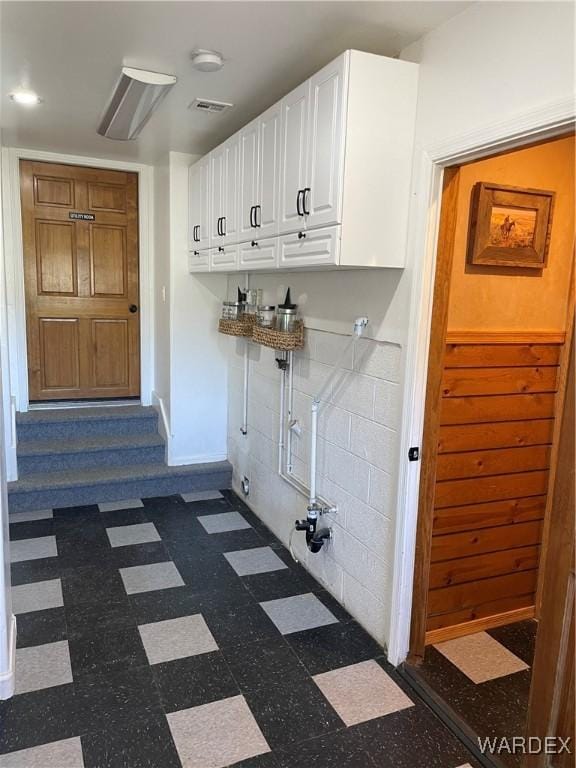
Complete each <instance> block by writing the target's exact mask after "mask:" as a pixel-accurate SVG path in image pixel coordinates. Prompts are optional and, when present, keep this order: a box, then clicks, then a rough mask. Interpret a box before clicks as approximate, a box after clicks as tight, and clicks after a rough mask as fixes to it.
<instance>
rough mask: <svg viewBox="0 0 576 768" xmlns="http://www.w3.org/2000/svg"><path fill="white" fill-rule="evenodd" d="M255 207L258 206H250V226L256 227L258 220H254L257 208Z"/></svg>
mask: <svg viewBox="0 0 576 768" xmlns="http://www.w3.org/2000/svg"><path fill="white" fill-rule="evenodd" d="M255 208H256V206H254V205H253V206H252V207H251V208H250V226H251V227H255V226H256V222H255V221H254V210H255Z"/></svg>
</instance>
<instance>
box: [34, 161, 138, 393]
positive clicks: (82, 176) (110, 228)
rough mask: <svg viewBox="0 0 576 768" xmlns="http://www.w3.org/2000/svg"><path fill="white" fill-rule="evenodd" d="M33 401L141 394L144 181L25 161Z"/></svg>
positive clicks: (119, 173)
mask: <svg viewBox="0 0 576 768" xmlns="http://www.w3.org/2000/svg"><path fill="white" fill-rule="evenodd" d="M20 191H21V203H22V235H23V256H24V282H25V296H26V339H27V356H28V387H29V399H30V403H46V402H48V403H58V402H59V403H64V402H69V401H74V402H77V401H79V402H86V401H90V402H93V401H102V400H104V401H107V402H108V401H109V400H119V399H121V400H127V399H136V400H138V399H139V397H140V321H139V305H140V300H139V293H140V288H139V243H138V175H137V174H136V173H130V172H124V171H116V170H107V169H101V168H91V167H84V166H76V165H65V164H57V163H49V162H40V161H33V160H21V161H20Z"/></svg>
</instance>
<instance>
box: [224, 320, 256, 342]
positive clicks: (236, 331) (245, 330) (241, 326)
mask: <svg viewBox="0 0 576 768" xmlns="http://www.w3.org/2000/svg"><path fill="white" fill-rule="evenodd" d="M255 321H256V317H255V315H242V316H241V318H240V319H238V320H224V319H222V318H221V319H220V320H219V321H218V330H219V332H220V333H225V334H226V335H227V336H245V337H250V336H252V329H253V328H254V323H255Z"/></svg>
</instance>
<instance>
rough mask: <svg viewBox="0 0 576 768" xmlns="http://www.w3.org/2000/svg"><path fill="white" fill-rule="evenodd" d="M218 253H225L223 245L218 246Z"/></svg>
mask: <svg viewBox="0 0 576 768" xmlns="http://www.w3.org/2000/svg"><path fill="white" fill-rule="evenodd" d="M218 252H219V253H224V248H223V247H222V246H221V245H219V246H218Z"/></svg>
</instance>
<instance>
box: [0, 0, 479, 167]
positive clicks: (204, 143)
mask: <svg viewBox="0 0 576 768" xmlns="http://www.w3.org/2000/svg"><path fill="white" fill-rule="evenodd" d="M468 5H470V3H468V2H407V1H406V0H403V1H401V2H305V1H303V2H214V1H213V2H137V1H135V2H114V1H111V2H2V4H1V7H0V11H1V26H0V29H1V46H0V47H1V50H2V60H1V72H2V84H1V87H2V93H1V102H0V104H1V115H2V143H3V144H5V145H9V146H20V147H27V148H34V149H44V150H51V151H59V152H66V153H70V154H81V155H88V156H94V157H110V158H113V157H116V158H121V159H133V160H139V161H141V162H155V161H156V160H157V159H158V158H159V157H160V156H161V155H162V154H163V153H165V152H166V151H167V150H176V151H180V152H190V153H199V154H200V153H205V152H206V151H207V150H209V149H210V148H212V147H213V146H215V145H216V144H218V143H219V142H220V141H221V140H223V139H224V138H226V137H228V136H230V135H231V134H232V133H234V131H235V130H237V129H238V128H240V127H241V126H242V125H244V124H245V123H246V122H248V121H249V120H250V119H251V118H252V117H255V116H256V115H258V114H259V113H260V112H262V111H263V110H264V109H265V108H266V107H267V106H269V105H270V104H272V103H274V102H275V101H276V100H277V99H278V98H280V97H281V96H282V95H284V94H285V93H287V92H288V91H289V90H291V89H292V88H293V87H295V86H296V85H298V83H300V82H301V81H302V80H304V79H306V77H308V76H309V75H311V74H312V73H313V72H315V71H316V70H317V69H319V68H320V67H321V66H323V65H324V64H326V63H327V62H328V61H330V60H331V59H332V58H334V57H335V56H337V55H338V54H339V53H341V52H342V51H344V50H346V49H347V48H359V49H361V50H366V51H371V52H373V53H380V54H385V55H388V56H396V55H397V54H398V53H399V52H400V50H401V49H402V48H403V47H404V46H405V45H407V44H408V43H410V42H412V41H414V40H417V39H418V38H419V37H421V36H422V35H423V34H425V33H426V32H427V31H429V30H430V29H433V28H434V27H436V26H438V25H439V24H441V23H443V22H444V21H445V20H447V19H448V18H450V17H451V16H454V15H456V14H457V13H459V12H460V11H462V10H463V9H464V8H466V7H467V6H468ZM195 48H210V49H214V50H217V51H221V52H222V53H223V54H224V57H225V60H226V63H225V66H224V69H222V70H221V71H220V72H217V73H211V74H207V73H201V72H197V71H196V70H194V69H193V67H192V65H191V62H190V53H191V51H193V50H194V49H195ZM123 64H124V65H127V66H133V67H140V68H144V69H152V70H156V71H159V72H164V73H168V74H174V75H177V77H178V83H177V84H176V86H175V87H174V88H173V89H172V91H171V92H170V93H169V95H168V97H167V98H166V100H165V101H164V102H163V103H162V105H161V106H160V108H159V110H158V111H157V112H156V113H155V114H154V115H153V116H152V119H151V120H150V122H149V123H148V125H147V126H146V127H145V128H144V130H143V132H142V134H141V136H140V137H139V138H138V139H136V140H135V141H131V142H118V141H111V140H109V139H105V138H103V137H101V136H99V135H98V134H97V133H96V126H97V125H98V123H99V121H100V117H101V115H102V112H103V110H104V107H105V106H106V104H107V102H108V99H109V97H110V95H111V92H112V89H113V87H114V85H115V83H116V80H117V78H118V75H119V71H120V67H121V66H122V65H123ZM17 87H28V88H32V89H33V90H35V91H36V92H37V93H38V94H39V95H40V96H41V97H42V99H43V100H44V101H43V103H42V104H41V105H40V106H38V107H34V108H23V107H21V106H18V105H16V104H14V103H13V102H12V101H11V100H10V99H9V98H8V94H9V93H10V92H11V91H12V90H14V89H15V88H17ZM195 97H201V98H212V99H217V100H219V101H229V102H233V103H234V105H235V106H234V108H233V109H231V110H229V111H228V112H227V113H225V114H222V115H209V114H202V113H195V112H192V111H190V110H189V109H188V108H187V107H188V105H189V104H190V102H192V101H193V99H194V98H195Z"/></svg>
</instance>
